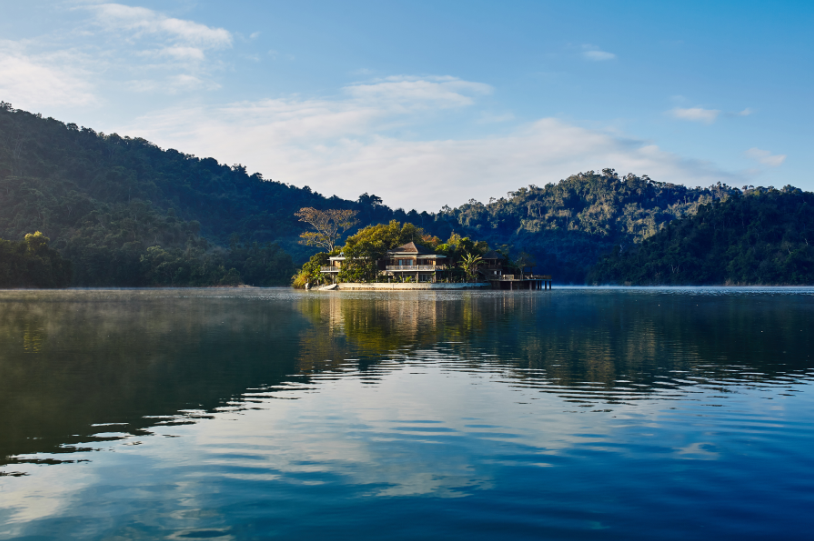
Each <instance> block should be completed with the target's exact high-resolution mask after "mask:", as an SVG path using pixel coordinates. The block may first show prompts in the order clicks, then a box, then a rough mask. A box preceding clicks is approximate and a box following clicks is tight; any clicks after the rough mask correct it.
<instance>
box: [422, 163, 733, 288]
mask: <svg viewBox="0 0 814 541" xmlns="http://www.w3.org/2000/svg"><path fill="white" fill-rule="evenodd" d="M739 193H741V191H740V190H739V189H737V188H732V187H729V186H727V185H722V184H718V185H716V186H711V187H709V188H701V187H696V188H688V187H686V186H682V185H676V184H668V183H663V182H657V181H654V180H652V179H650V178H648V177H647V176H646V175H644V176H641V177H639V176H636V175H632V174H629V175H626V176H624V177H621V176H620V175H618V174H617V173H616V171H614V170H613V169H604V170H603V171H602V172H601V173H597V172H594V171H588V172H586V173H580V174H577V175H572V176H570V177H568V178H566V179H565V180H562V181H560V182H559V183H557V184H547V185H545V186H544V187H542V188H541V187H538V186H533V185H532V186H529V187H528V188H521V189H520V190H517V191H515V192H510V193H509V194H508V196H507V197H503V198H500V199H493V200H490V201H489V202H488V203H487V204H483V203H479V202H477V201H474V200H472V201H470V202H469V203H468V204H465V205H462V206H461V207H459V208H456V209H450V208H448V207H445V208H444V209H443V210H442V212H441V213H440V214H439V216H438V220H439V221H446V222H447V223H449V224H452V225H453V226H454V227H456V228H457V229H456V230H457V231H459V232H460V233H462V234H468V235H470V236H472V237H475V238H478V239H482V240H486V241H487V242H489V244H490V245H491V246H493V247H498V246H500V245H501V244H509V245H512V246H514V247H515V248H517V249H523V250H525V251H526V252H529V253H530V254H532V255H533V256H534V257H535V259H536V261H537V268H538V269H539V270H540V271H541V272H546V273H550V274H553V275H554V276H555V277H556V279H557V280H558V281H562V282H572V283H584V280H585V277H586V274H587V273H588V271H589V270H590V268H591V267H592V266H593V265H594V264H595V263H596V261H597V260H598V259H599V257H600V256H601V255H603V254H605V253H608V252H610V250H612V249H613V247H614V246H616V245H621V246H629V245H632V244H634V243H638V242H641V241H642V240H644V239H646V238H648V237H650V236H652V235H654V234H655V233H657V232H658V231H660V230H661V229H662V228H663V227H664V226H665V225H666V224H667V223H669V222H671V221H673V220H675V219H678V218H682V217H684V216H689V215H693V214H695V212H697V210H698V209H699V207H700V206H701V205H704V204H708V203H711V202H713V201H720V200H726V199H727V198H729V197H731V196H733V195H734V194H739Z"/></svg>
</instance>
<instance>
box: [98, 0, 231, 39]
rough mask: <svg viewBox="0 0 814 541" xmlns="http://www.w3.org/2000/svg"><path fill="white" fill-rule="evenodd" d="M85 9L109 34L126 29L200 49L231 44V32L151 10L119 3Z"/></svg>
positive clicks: (136, 34)
mask: <svg viewBox="0 0 814 541" xmlns="http://www.w3.org/2000/svg"><path fill="white" fill-rule="evenodd" d="M85 8H86V9H88V10H90V11H92V12H93V14H94V18H95V22H96V23H97V24H98V25H100V26H102V27H103V28H105V29H106V30H108V31H111V32H121V31H122V30H127V31H130V32H132V33H133V35H134V36H136V37H141V36H145V35H151V36H154V37H158V38H163V39H166V40H169V41H170V42H173V43H177V44H183V45H188V46H195V47H198V48H202V49H218V48H224V47H230V46H231V45H232V35H231V33H229V31H227V30H225V29H223V28H212V27H209V26H206V25H203V24H200V23H196V22H193V21H186V20H183V19H175V18H172V17H167V16H165V15H162V14H160V13H158V12H155V11H153V10H151V9H147V8H143V7H131V6H125V5H122V4H98V5H90V6H85Z"/></svg>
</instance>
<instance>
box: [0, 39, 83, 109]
mask: <svg viewBox="0 0 814 541" xmlns="http://www.w3.org/2000/svg"><path fill="white" fill-rule="evenodd" d="M81 64H82V59H80V58H78V53H75V52H73V51H70V50H66V51H62V52H58V53H49V54H31V53H28V52H26V51H25V48H24V47H23V46H22V45H21V44H19V43H16V42H11V41H0V99H2V100H4V101H7V102H10V103H12V104H13V105H14V106H15V107H18V108H21V109H37V108H39V107H44V106H55V105H69V106H73V105H87V104H89V103H93V102H94V101H95V100H96V98H95V96H94V94H93V87H92V85H91V84H90V83H89V82H88V80H87V79H88V76H87V73H86V72H85V71H84V70H83V69H82V68H81V67H80V65H81Z"/></svg>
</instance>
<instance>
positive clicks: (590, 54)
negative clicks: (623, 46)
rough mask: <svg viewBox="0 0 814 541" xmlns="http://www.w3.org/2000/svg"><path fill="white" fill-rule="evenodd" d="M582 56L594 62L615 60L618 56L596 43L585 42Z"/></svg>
mask: <svg viewBox="0 0 814 541" xmlns="http://www.w3.org/2000/svg"><path fill="white" fill-rule="evenodd" d="M582 57H583V58H585V59H586V60H591V61H593V62H602V61H605V60H613V59H614V58H616V55H615V54H613V53H609V52H608V51H603V50H601V49H600V48H599V47H597V46H595V45H590V44H585V45H583V46H582Z"/></svg>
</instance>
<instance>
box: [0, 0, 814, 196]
mask: <svg viewBox="0 0 814 541" xmlns="http://www.w3.org/2000/svg"><path fill="white" fill-rule="evenodd" d="M5 4H6V5H5V6H4V7H3V11H4V17H3V18H2V20H0V100H3V101H6V102H10V103H12V104H13V106H14V107H16V108H20V109H25V110H28V111H31V112H34V113H36V112H39V113H42V114H43V116H52V117H54V118H57V119H59V120H62V121H64V122H75V123H77V124H79V125H82V126H88V127H91V128H93V129H95V130H97V131H104V132H106V133H111V132H116V133H119V134H120V135H130V136H133V137H136V136H138V137H144V138H146V139H149V140H150V141H153V142H154V143H156V144H158V145H159V146H161V147H162V148H175V149H178V150H180V151H182V152H186V153H191V154H195V155H197V156H201V157H204V156H212V157H215V158H217V159H218V160H219V161H221V162H224V163H227V164H233V163H242V164H244V165H245V166H246V167H247V168H248V170H249V172H254V171H258V172H260V173H262V174H263V176H264V177H265V178H271V179H274V180H278V181H282V182H286V183H289V184H293V185H295V186H305V185H308V186H310V187H311V188H313V189H314V190H317V191H319V192H321V193H323V194H325V195H333V194H336V195H339V196H341V197H345V198H349V199H356V198H357V197H358V196H359V194H361V193H363V192H369V193H375V194H377V195H379V196H381V197H382V198H383V199H384V202H385V203H386V204H388V205H390V206H392V207H394V208H395V207H404V208H407V209H410V208H416V209H418V210H428V211H436V210H438V209H439V208H440V207H441V206H443V205H445V204H448V205H459V204H461V203H464V202H466V201H467V200H469V199H470V198H475V199H478V200H481V201H484V202H485V201H487V200H488V199H489V198H490V197H500V196H503V195H505V193H506V192H507V191H509V190H515V189H517V188H519V187H521V186H524V185H528V184H537V185H544V184H546V183H548V182H556V181H558V180H559V179H561V178H564V177H566V176H568V175H570V174H574V173H577V172H579V171H586V170H589V169H594V170H599V169H602V168H604V167H613V168H615V169H616V170H617V171H618V172H619V173H621V174H625V173H628V172H634V173H637V174H639V175H642V174H647V175H649V176H650V177H652V178H653V179H655V180H659V181H663V182H674V183H682V184H686V185H689V186H696V185H702V186H703V185H709V184H711V183H715V182H718V181H720V182H725V183H728V184H730V185H734V186H742V185H747V184H754V185H758V184H762V185H775V186H777V187H780V186H783V185H785V184H793V185H795V186H797V187H800V188H803V189H806V190H814V178H812V176H811V173H810V171H809V170H808V169H807V168H806V164H805V161H804V160H805V156H806V155H808V154H810V152H811V149H812V141H813V138H812V129H813V128H812V126H814V107H812V103H811V101H812V100H811V89H812V88H814V85H813V84H812V83H813V82H814V81H812V79H814V74H813V73H814V70H812V69H811V68H812V66H813V65H814V62H812V60H814V58H813V57H814V37H812V33H811V31H810V29H811V28H812V27H814V4H811V3H810V2H802V1H788V2H783V3H772V2H767V1H765V2H723V1H717V2H696V1H692V2H658V3H652V2H639V1H627V2H623V3H613V4H611V3H605V2H575V3H568V4H564V3H558V2H513V3H511V4H510V5H506V4H498V3H488V2H471V1H467V2H463V1H450V2H445V3H443V4H437V3H434V2H426V1H411V2H404V1H398V2H388V3H377V2H371V1H364V2H363V1H347V2H342V3H337V2H328V1H312V2H297V3H291V2H279V1H272V2H260V1H244V2H232V3H229V4H225V3H221V2H214V1H194V0H167V1H164V2H157V1H142V2H126V3H101V2H88V1H84V2H83V1H73V0H67V1H58V0H57V1H46V0H31V1H29V2H25V3H23V2H16V3H12V2H6V3H5Z"/></svg>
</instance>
